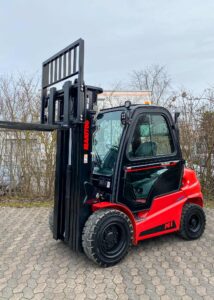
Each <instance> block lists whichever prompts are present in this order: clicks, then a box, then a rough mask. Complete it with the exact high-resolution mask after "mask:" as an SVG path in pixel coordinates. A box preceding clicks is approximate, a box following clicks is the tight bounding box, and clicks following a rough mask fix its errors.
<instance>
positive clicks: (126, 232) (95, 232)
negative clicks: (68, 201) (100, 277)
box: [82, 209, 133, 267]
mask: <svg viewBox="0 0 214 300" xmlns="http://www.w3.org/2000/svg"><path fill="white" fill-rule="evenodd" d="M132 237H133V227H132V223H131V221H130V219H129V218H128V216H127V215H126V214H124V213H123V212H121V211H119V210H116V209H102V210H98V211H96V212H94V213H93V214H92V215H91V216H90V217H89V218H88V220H87V222H86V223H85V227H84V229H83V234H82V245H83V249H84V252H85V254H86V255H87V256H88V258H89V259H91V260H93V261H94V262H95V263H97V264H98V265H100V266H102V267H109V266H113V265H115V264H116V263H118V262H119V261H120V260H122V259H123V258H124V257H125V255H126V254H127V252H128V250H129V247H130V246H131V243H132Z"/></svg>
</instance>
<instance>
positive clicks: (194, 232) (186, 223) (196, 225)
mask: <svg viewBox="0 0 214 300" xmlns="http://www.w3.org/2000/svg"><path fill="white" fill-rule="evenodd" d="M205 225H206V216H205V213H204V211H203V209H202V207H201V206H199V205H196V204H192V203H188V204H186V205H185V206H184V207H183V211H182V216H181V224H180V230H179V235H180V236H181V237H182V238H183V239H185V240H195V239H198V238H199V237H200V236H201V235H202V234H203V232H204V229H205Z"/></svg>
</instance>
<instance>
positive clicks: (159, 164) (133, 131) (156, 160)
mask: <svg viewBox="0 0 214 300" xmlns="http://www.w3.org/2000/svg"><path fill="white" fill-rule="evenodd" d="M132 120H134V121H132V124H131V126H130V128H129V130H128V132H127V141H126V149H125V150H124V158H123V163H122V168H121V181H120V193H119V194H120V195H122V197H120V198H119V197H118V200H119V202H122V203H123V204H125V205H127V206H128V207H129V208H130V209H131V210H132V211H133V212H137V211H140V210H144V209H149V208H150V207H151V205H152V202H153V200H154V199H155V198H156V197H158V196H162V195H166V194H170V193H173V192H175V191H178V190H179V189H180V185H181V178H182V173H183V165H184V161H183V159H182V156H181V151H180V147H179V143H178V138H177V134H176V130H175V127H174V123H173V120H172V118H171V115H170V114H169V112H168V111H167V110H165V109H161V108H160V109H159V111H157V110H156V111H155V112H154V110H153V111H152V110H149V109H148V110H145V109H144V110H140V109H139V111H136V112H135V113H134V115H133V117H132Z"/></svg>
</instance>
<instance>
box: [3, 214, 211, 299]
mask: <svg viewBox="0 0 214 300" xmlns="http://www.w3.org/2000/svg"><path fill="white" fill-rule="evenodd" d="M206 213H207V229H206V231H205V234H204V235H203V237H202V238H201V239H200V240H197V241H191V242H186V241H183V240H182V239H180V238H179V237H177V236H176V235H166V236H163V237H160V238H156V239H153V240H147V241H144V242H142V243H140V245H139V246H138V247H133V248H132V249H131V251H130V253H129V254H128V256H127V257H126V258H125V259H124V260H123V261H122V262H121V263H120V264H118V265H117V266H115V267H112V268H107V269H102V268H100V267H98V266H96V265H94V264H93V263H92V262H90V261H89V260H88V259H87V258H86V257H85V256H84V255H83V254H79V255H77V254H75V253H73V252H72V251H71V250H70V249H69V248H68V247H67V246H66V245H64V244H63V243H62V242H59V241H55V240H53V239H52V237H51V233H50V232H49V229H48V226H47V223H48V221H47V220H48V209H46V208H0V299H57V300H60V299H81V300H82V299H122V300H125V299H135V300H136V299H173V300H174V299H194V300H195V299H207V300H208V299H214V210H206Z"/></svg>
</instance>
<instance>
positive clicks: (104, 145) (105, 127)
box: [92, 111, 123, 175]
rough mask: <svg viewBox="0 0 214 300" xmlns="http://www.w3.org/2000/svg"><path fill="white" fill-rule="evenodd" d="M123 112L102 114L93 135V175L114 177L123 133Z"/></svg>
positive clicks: (98, 117)
mask: <svg viewBox="0 0 214 300" xmlns="http://www.w3.org/2000/svg"><path fill="white" fill-rule="evenodd" d="M120 117H121V111H112V112H106V113H100V114H99V115H98V116H97V120H96V130H95V132H94V135H93V146H92V154H93V155H92V157H93V173H96V174H101V175H112V174H113V171H114V166H115V163H116V159H117V154H118V148H119V143H120V138H121V135H122V131H123V125H122V124H121V118H120Z"/></svg>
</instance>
